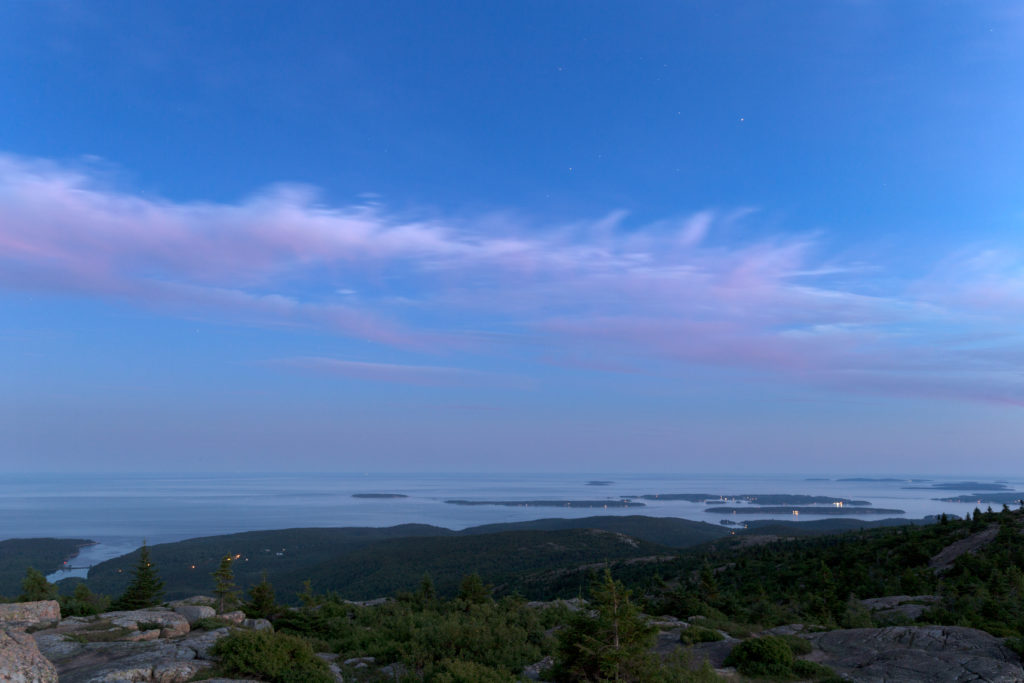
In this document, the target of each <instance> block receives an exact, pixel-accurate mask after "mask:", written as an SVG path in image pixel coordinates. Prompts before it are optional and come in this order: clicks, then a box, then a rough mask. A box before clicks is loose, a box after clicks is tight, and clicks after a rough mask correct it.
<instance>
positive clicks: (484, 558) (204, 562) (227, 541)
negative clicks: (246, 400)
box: [89, 520, 728, 604]
mask: <svg viewBox="0 0 1024 683" xmlns="http://www.w3.org/2000/svg"><path fill="white" fill-rule="evenodd" d="M566 521H567V522H569V523H572V524H573V525H575V523H576V520H566ZM633 524H634V525H636V523H635V522H634V523H633ZM689 524H692V523H689ZM665 526H666V527H667V525H665ZM703 527H708V528H711V529H714V531H715V536H716V537H721V536H722V535H723V534H726V533H728V532H726V531H725V530H723V529H720V528H719V527H716V526H714V525H710V524H708V525H703V526H702V527H699V528H701V529H702V530H703ZM673 528H674V529H681V528H684V527H682V526H679V527H673ZM403 533H411V534H413V535H411V536H401V534H403ZM225 553H230V554H231V555H232V556H235V555H238V556H239V558H238V559H237V560H235V561H234V562H233V564H232V570H233V572H234V575H235V582H236V583H237V584H238V585H239V586H240V587H241V588H242V589H243V590H248V588H250V587H251V586H253V585H254V584H256V583H258V582H259V581H261V580H262V577H263V575H264V573H265V574H266V576H267V577H268V579H269V580H270V581H271V582H273V584H274V586H275V587H276V588H277V594H278V596H279V598H280V599H281V600H282V602H286V603H292V604H295V603H296V602H297V600H296V597H295V596H296V594H297V593H299V592H300V591H301V590H302V585H303V583H304V582H305V581H307V580H308V581H310V582H311V585H312V588H313V589H314V590H316V591H318V592H329V591H338V592H340V593H342V594H344V595H345V597H346V598H349V599H356V600H366V599H373V598H377V597H380V596H383V595H392V594H394V593H397V592H399V591H408V590H411V589H413V588H414V587H415V586H416V585H417V584H418V583H419V580H420V578H421V577H422V575H423V573H424V572H429V573H430V574H431V575H432V576H434V577H435V580H436V581H437V590H438V592H439V593H440V594H441V595H444V596H445V597H452V596H454V595H455V594H456V593H457V592H458V589H459V580H460V577H461V576H462V575H464V574H466V573H473V572H475V573H477V574H479V575H480V576H481V577H482V578H483V579H484V580H485V581H486V582H488V583H491V584H493V585H494V586H495V591H496V594H497V595H506V594H510V593H513V592H515V591H519V592H520V593H522V594H523V595H527V596H530V597H537V598H546V597H548V596H549V595H552V594H556V595H560V596H563V597H573V596H575V595H578V594H579V591H580V589H581V587H585V586H586V585H587V582H588V581H589V579H588V577H586V576H582V577H581V576H576V575H573V576H571V577H570V578H568V579H567V580H564V581H563V580H562V579H563V578H565V577H566V576H568V575H569V574H571V573H573V572H575V570H576V569H577V568H578V567H580V566H585V565H595V564H601V563H603V562H604V561H605V560H610V561H614V560H618V559H635V558H643V557H648V558H657V557H671V556H673V555H674V553H675V551H674V550H673V549H672V548H668V547H665V546H663V545H658V544H655V543H650V542H646V541H642V540H637V539H636V538H633V537H630V536H626V535H623V534H622V533H620V532H603V531H600V530H594V529H587V528H568V529H564V530H552V531H547V530H543V531H541V530H537V531H534V530H530V529H525V530H512V531H504V532H502V533H486V534H471V533H460V534H455V532H451V531H449V530H447V529H438V528H436V527H426V526H422V525H420V526H416V525H406V526H405V527H403V528H402V529H399V528H397V527H392V528H391V529H299V530H292V531H291V532H278V531H271V532H252V533H247V534H233V535H230V536H215V537H210V538H207V539H192V540H190V541H183V542H180V543H169V544H162V545H157V546H154V547H153V548H152V557H153V561H154V562H155V563H156V564H157V565H159V567H160V573H161V576H162V577H163V578H164V579H165V580H166V581H167V584H168V591H167V597H168V598H169V599H178V598H185V597H188V596H190V595H196V594H200V593H206V592H209V590H210V585H209V578H208V577H209V575H210V574H211V573H212V572H213V571H215V570H216V569H217V568H218V566H219V564H220V561H221V560H222V558H223V556H224V554H225ZM137 558H138V553H134V554H132V555H128V556H125V557H121V558H117V559H115V560H110V561H108V562H104V563H103V564H100V565H98V566H97V567H95V568H93V570H92V572H90V574H89V585H90V587H91V588H92V589H93V590H95V591H98V592H104V593H117V592H119V591H121V590H124V584H125V581H126V576H125V573H124V567H125V566H126V565H127V564H128V562H131V561H137ZM556 587H557V588H556Z"/></svg>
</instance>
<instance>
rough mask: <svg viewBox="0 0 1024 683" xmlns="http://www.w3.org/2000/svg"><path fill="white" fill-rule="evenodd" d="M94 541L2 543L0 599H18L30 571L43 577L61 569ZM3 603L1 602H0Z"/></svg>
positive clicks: (0, 551)
mask: <svg viewBox="0 0 1024 683" xmlns="http://www.w3.org/2000/svg"><path fill="white" fill-rule="evenodd" d="M91 544H92V541H87V540H83V539H79V538H12V539H9V540H6V541H0V595H8V596H12V595H17V594H18V592H19V591H20V590H21V581H22V579H23V578H24V576H25V571H26V570H27V569H28V568H29V567H35V568H37V569H38V570H39V571H40V573H42V574H43V575H46V574H50V573H51V572H55V571H57V570H58V569H60V568H61V567H62V566H63V564H64V561H65V560H67V559H68V558H69V557H71V556H72V555H74V554H75V553H77V552H78V549H79V548H81V547H82V546H86V545H91ZM0 602H2V600H0Z"/></svg>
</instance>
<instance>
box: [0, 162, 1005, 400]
mask: <svg viewBox="0 0 1024 683" xmlns="http://www.w3.org/2000/svg"><path fill="white" fill-rule="evenodd" d="M749 213H750V211H749V210H748V209H741V210H735V211H715V210H703V211H699V212H696V213H693V214H691V215H684V216H680V217H677V218H674V219H666V220H662V221H658V222H656V223H652V224H648V225H635V224H630V223H629V222H628V221H629V218H628V215H627V213H626V212H625V211H619V212H614V213H612V214H609V215H607V216H602V217H598V218H595V219H591V220H581V221H578V222H575V223H570V224H559V225H547V226H545V225H537V224H534V223H532V222H531V221H528V220H525V219H517V218H515V217H510V216H507V215H505V216H485V217H480V218H477V219H467V218H465V217H449V218H445V217H437V216H433V217H430V218H424V219H420V220H409V219H406V218H402V217H398V216H394V215H391V214H389V213H388V212H387V211H386V210H385V209H383V208H382V207H381V206H379V205H377V204H353V205H349V206H329V205H326V204H324V203H323V202H320V201H319V200H318V199H317V195H316V193H315V191H313V190H312V189H310V188H305V187H295V186H279V187H275V188H271V189H269V190H267V191H265V192H262V193H258V194H255V195H253V196H251V197H249V198H248V199H245V200H243V201H240V202H237V203H211V202H205V203H199V202H195V203H184V202H172V201H169V200H165V199H158V198H157V199H154V198H151V197H146V196H143V195H141V194H135V193H132V192H127V191H123V190H119V189H115V188H111V187H108V186H105V185H104V184H102V183H101V182H100V181H99V180H98V179H97V178H95V177H93V176H91V175H90V174H89V173H87V172H83V171H79V170H74V169H71V168H68V167H66V166H61V165H58V164H54V163H52V162H48V161H40V160H31V159H23V158H18V157H12V156H0V287H3V288H6V289H19V290H34V291H49V292H57V293H74V294H76V295H82V294H86V295H90V296H94V297H98V298H111V299H118V300H123V301H130V302H134V303H136V304H138V305H145V306H150V307H155V308H157V309H159V310H164V311H167V312H170V313H175V314H187V315H195V314H203V313H206V314H214V315H216V316H218V318H221V319H225V320H228V321H244V322H257V323H263V324H268V325H303V326H312V327H315V328H318V329H323V330H329V331H332V332H334V333H337V334H339V335H344V336H348V337H353V338H359V339H365V340H370V341H373V342H376V343H378V344H381V345H385V346H388V347H397V348H403V349H415V350H419V351H423V352H437V353H440V352H449V353H451V352H458V351H464V350H472V351H474V352H475V353H477V354H484V355H486V354H491V356H492V357H493V358H494V363H495V364H500V362H501V359H502V358H503V357H504V355H503V354H507V353H508V352H509V351H508V346H509V342H508V340H509V339H514V338H517V337H520V338H522V337H524V336H525V337H527V338H529V339H531V340H532V343H534V344H535V345H537V346H538V349H537V350H536V353H537V356H536V358H538V359H540V360H543V361H544V362H550V361H551V359H553V358H554V359H557V358H565V359H568V360H567V361H566V365H567V366H570V367H579V366H580V363H579V359H581V358H583V359H586V365H587V366H588V367H591V368H599V367H608V368H620V369H621V368H629V369H632V368H634V367H635V364H634V363H633V362H632V361H631V359H644V360H646V361H650V360H654V361H657V362H662V363H683V364H702V365H714V366H728V367H736V368H743V369H746V370H749V371H752V372H757V373H769V374H771V375H772V376H776V377H782V378H787V379H788V380H790V381H799V382H807V383H813V384H818V385H822V386H827V387H832V388H835V389H838V390H846V391H872V392H881V393H901V394H912V395H928V396H942V397H958V398H965V399H971V400H991V401H1006V402H1013V403H1021V402H1024V377H1022V376H1021V373H1020V370H1019V368H1020V367H1021V366H1020V359H1019V357H1018V356H1016V355H1014V354H1013V353H1012V351H1013V349H1015V348H1019V346H1020V341H1021V334H1020V332H1019V330H1018V328H1017V326H1016V325H1015V324H1014V321H1015V320H1016V319H1017V318H1016V316H1019V314H1020V313H1021V312H1024V269H1022V267H1021V266H1020V263H1021V261H1020V260H1019V258H1017V257H1016V256H1014V255H1013V254H1012V253H1011V252H1008V251H1006V250H1000V249H991V248H988V249H984V250H967V251H965V252H964V253H961V254H955V255H953V256H951V257H950V258H949V259H948V260H946V261H943V262H941V263H937V264H936V265H935V267H934V271H933V272H932V273H930V274H929V275H927V276H925V277H919V278H916V279H908V278H903V279H901V278H900V277H899V274H898V273H895V274H893V273H889V274H888V276H887V278H886V280H885V282H886V283H888V284H887V285H886V286H887V287H888V290H886V291H881V292H880V291H879V282H881V280H879V281H874V280H873V278H874V277H875V276H876V274H878V273H879V272H882V271H883V266H884V263H877V264H867V265H866V264H864V263H857V264H846V263H843V262H842V261H841V260H837V259H834V258H829V257H827V256H826V255H825V254H824V246H823V243H822V241H823V238H822V237H821V236H820V235H816V234H807V233H791V234H779V235H776V236H774V237H769V238H764V239H758V240H752V241H737V240H736V238H735V236H734V235H735V234H736V233H737V232H739V231H736V230H731V229H730V230H726V228H728V227H730V226H731V227H735V224H736V222H737V221H743V220H751V219H750V217H749ZM725 232H729V233H730V234H731V235H733V236H732V237H730V238H726V237H725V236H723V235H722V233H725ZM524 348H525V347H524ZM520 352H521V353H523V354H527V353H529V352H528V351H522V350H520ZM572 359H576V360H572ZM287 362H288V363H291V364H292V365H296V366H299V367H305V368H307V369H317V370H320V371H329V372H337V373H338V374H342V375H345V376H350V377H361V378H376V379H384V380H388V381H418V382H424V383H430V382H439V381H451V378H456V377H458V378H462V379H465V377H467V376H468V375H467V371H463V370H460V369H459V368H457V367H445V366H433V365H430V364H427V365H408V366H406V365H388V364H377V363H361V362H357V361H351V360H331V359H323V358H315V359H310V358H306V359H292V360H291V361H287ZM456 365H457V363H456ZM460 381H461V379H460Z"/></svg>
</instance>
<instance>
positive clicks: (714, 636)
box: [679, 626, 725, 645]
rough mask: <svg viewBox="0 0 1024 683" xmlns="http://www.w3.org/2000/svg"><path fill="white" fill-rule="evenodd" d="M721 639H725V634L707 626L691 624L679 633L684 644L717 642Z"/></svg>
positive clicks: (680, 640)
mask: <svg viewBox="0 0 1024 683" xmlns="http://www.w3.org/2000/svg"><path fill="white" fill-rule="evenodd" d="M719 640H725V636H723V635H722V634H721V633H720V632H719V631H718V630H716V629H713V628H705V627H704V626H691V627H689V628H685V629H683V632H682V633H681V634H679V642H681V643H683V644H684V645H693V644H694V643H715V642H718V641H719Z"/></svg>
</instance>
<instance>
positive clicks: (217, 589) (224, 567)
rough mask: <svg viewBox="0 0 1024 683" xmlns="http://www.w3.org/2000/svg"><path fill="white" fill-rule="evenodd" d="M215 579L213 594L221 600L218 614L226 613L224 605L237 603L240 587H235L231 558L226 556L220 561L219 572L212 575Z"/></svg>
mask: <svg viewBox="0 0 1024 683" xmlns="http://www.w3.org/2000/svg"><path fill="white" fill-rule="evenodd" d="M211 576H213V578H214V581H215V583H214V586H213V594H214V595H216V596H217V598H218V599H219V600H220V609H218V610H217V611H218V612H224V605H225V604H231V603H233V602H235V600H236V595H237V591H238V586H236V585H235V573H234V572H233V571H232V570H231V556H230V555H225V556H224V557H222V558H221V560H220V566H219V567H217V571H215V572H213V574H211Z"/></svg>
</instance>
